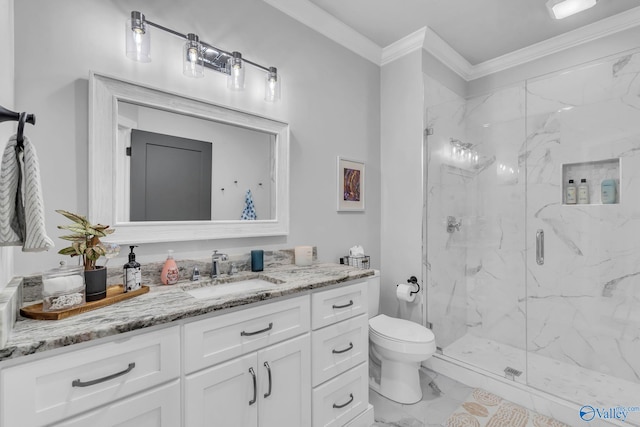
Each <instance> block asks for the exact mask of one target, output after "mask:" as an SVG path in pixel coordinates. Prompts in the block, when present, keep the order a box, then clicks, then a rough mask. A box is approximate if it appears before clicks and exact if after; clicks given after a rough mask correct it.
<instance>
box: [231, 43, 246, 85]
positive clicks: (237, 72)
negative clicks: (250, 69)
mask: <svg viewBox="0 0 640 427" xmlns="http://www.w3.org/2000/svg"><path fill="white" fill-rule="evenodd" d="M228 67H229V71H230V72H231V74H229V77H228V78H227V87H228V88H229V89H231V90H244V73H245V66H244V63H243V62H242V55H241V54H240V52H233V56H232V57H231V58H229V61H228Z"/></svg>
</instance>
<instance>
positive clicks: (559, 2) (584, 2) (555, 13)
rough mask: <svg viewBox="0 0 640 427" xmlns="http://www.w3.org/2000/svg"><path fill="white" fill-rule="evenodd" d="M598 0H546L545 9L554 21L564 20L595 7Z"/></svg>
mask: <svg viewBox="0 0 640 427" xmlns="http://www.w3.org/2000/svg"><path fill="white" fill-rule="evenodd" d="M597 2H598V0H548V1H547V3H546V6H547V9H548V10H549V13H551V16H552V17H553V18H555V19H564V18H566V17H568V16H571V15H575V14H576V13H578V12H582V11H583V10H587V9H589V8H591V7H593V6H595V5H596V3H597Z"/></svg>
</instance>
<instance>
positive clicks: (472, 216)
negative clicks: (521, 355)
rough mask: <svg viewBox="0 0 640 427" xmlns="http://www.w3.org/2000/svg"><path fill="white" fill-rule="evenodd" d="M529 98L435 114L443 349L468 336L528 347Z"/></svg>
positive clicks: (432, 286) (431, 113)
mask: <svg viewBox="0 0 640 427" xmlns="http://www.w3.org/2000/svg"><path fill="white" fill-rule="evenodd" d="M524 99H525V97H524V86H523V85H520V86H517V87H512V88H507V89H504V90H500V91H496V92H494V93H491V94H489V95H486V96H480V97H476V98H472V99H469V100H465V99H463V98H460V97H458V98H457V99H454V100H450V101H448V102H444V103H442V104H440V105H434V106H432V107H430V108H429V109H428V113H427V118H428V123H429V126H430V127H433V129H434V135H433V136H431V137H429V141H428V149H429V154H430V156H429V159H428V184H427V185H428V191H429V193H428V203H427V228H428V238H427V245H428V258H429V267H430V272H431V274H430V276H429V280H428V309H429V320H430V321H431V322H432V323H433V325H434V332H435V334H436V337H437V341H438V345H439V346H440V347H443V348H444V347H446V346H447V345H449V344H451V343H452V342H454V341H455V340H456V339H458V338H460V337H461V336H463V335H465V334H466V333H472V334H474V335H478V336H480V337H484V338H488V339H492V340H498V341H500V342H503V343H507V344H509V345H512V346H514V347H518V348H522V349H524V347H525V342H524V339H523V336H524V335H523V331H524V328H525V323H524V322H525V319H524V308H523V305H524V274H523V271H524V181H525V180H524V179H523V177H524V175H523V174H524V167H522V166H521V165H520V164H519V163H520V161H521V159H520V157H519V149H520V147H521V145H522V143H523V141H524V119H525V117H524ZM452 140H454V142H453V143H452ZM456 144H457V145H466V146H467V147H468V148H467V150H468V151H467V152H468V153H469V154H466V153H465V154H463V155H462V156H461V155H460V153H454V152H452V147H453V146H454V145H456ZM469 144H470V145H469ZM465 155H466V158H465ZM476 155H477V158H476V157H475V156H476ZM469 156H471V158H469ZM448 216H454V217H455V218H456V220H460V221H461V222H462V225H461V227H460V229H459V230H456V231H454V232H452V233H449V232H447V226H446V225H447V217H448ZM445 354H446V350H445ZM523 365H524V363H523Z"/></svg>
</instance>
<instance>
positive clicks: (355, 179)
mask: <svg viewBox="0 0 640 427" xmlns="http://www.w3.org/2000/svg"><path fill="white" fill-rule="evenodd" d="M337 181H338V207H337V209H338V211H364V201H365V200H364V198H365V192H364V162H359V161H356V160H350V159H345V158H343V157H338V179H337Z"/></svg>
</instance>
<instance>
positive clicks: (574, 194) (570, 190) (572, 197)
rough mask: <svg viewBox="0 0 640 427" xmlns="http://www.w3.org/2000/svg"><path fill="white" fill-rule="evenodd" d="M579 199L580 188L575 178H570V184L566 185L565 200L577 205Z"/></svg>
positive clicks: (568, 203)
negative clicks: (577, 186)
mask: <svg viewBox="0 0 640 427" xmlns="http://www.w3.org/2000/svg"><path fill="white" fill-rule="evenodd" d="M577 201H578V189H577V188H576V185H575V184H574V182H573V180H572V179H570V180H569V184H568V185H567V187H566V196H565V200H564V202H565V203H566V204H567V205H575V204H576V202H577Z"/></svg>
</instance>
